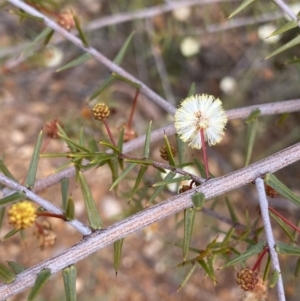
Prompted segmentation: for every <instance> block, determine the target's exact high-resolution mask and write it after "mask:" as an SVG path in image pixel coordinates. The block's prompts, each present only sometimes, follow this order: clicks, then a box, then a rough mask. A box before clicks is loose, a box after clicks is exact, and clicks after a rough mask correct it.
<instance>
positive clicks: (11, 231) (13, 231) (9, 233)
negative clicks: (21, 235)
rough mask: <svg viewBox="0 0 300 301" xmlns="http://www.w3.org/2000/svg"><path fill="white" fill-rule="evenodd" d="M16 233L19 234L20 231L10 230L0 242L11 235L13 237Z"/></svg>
mask: <svg viewBox="0 0 300 301" xmlns="http://www.w3.org/2000/svg"><path fill="white" fill-rule="evenodd" d="M18 232H20V229H19V230H16V229H12V230H10V231H9V232H8V233H7V234H5V235H4V237H3V238H2V239H1V241H4V240H5V239H8V238H10V237H12V236H13V235H15V234H16V233H18Z"/></svg>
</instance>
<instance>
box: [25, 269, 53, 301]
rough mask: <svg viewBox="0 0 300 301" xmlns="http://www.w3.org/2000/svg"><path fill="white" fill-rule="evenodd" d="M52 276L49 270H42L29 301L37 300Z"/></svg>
mask: <svg viewBox="0 0 300 301" xmlns="http://www.w3.org/2000/svg"><path fill="white" fill-rule="evenodd" d="M50 276H51V271H50V270H49V269H44V270H41V271H40V272H39V273H38V275H37V277H36V280H35V283H34V285H33V287H32V289H31V291H30V294H29V296H28V298H27V301H32V300H34V299H35V297H36V296H37V295H38V293H39V292H40V290H41V289H42V288H43V286H44V285H45V284H46V282H47V280H48V279H49V278H50Z"/></svg>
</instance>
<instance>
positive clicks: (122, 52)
mask: <svg viewBox="0 0 300 301" xmlns="http://www.w3.org/2000/svg"><path fill="white" fill-rule="evenodd" d="M133 35H134V32H132V33H131V34H130V36H129V37H128V38H127V39H126V41H125V43H124V45H123V46H122V48H121V49H120V51H119V52H118V54H117V56H116V57H115V59H114V63H116V64H117V65H120V64H121V63H122V61H123V59H124V56H125V54H126V51H127V49H128V46H129V44H130V42H131V40H132V38H133ZM113 80H114V77H113V76H110V77H109V78H107V79H106V80H105V81H104V83H103V84H102V85H101V86H100V87H99V88H98V89H97V90H96V91H95V92H94V93H93V94H92V96H91V97H90V98H89V100H90V101H91V100H93V99H95V98H96V97H97V96H98V95H99V94H100V93H101V92H102V91H104V89H105V88H106V87H107V86H109V85H110V83H111V82H112V81H113Z"/></svg>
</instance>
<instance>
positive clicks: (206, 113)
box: [174, 94, 227, 149]
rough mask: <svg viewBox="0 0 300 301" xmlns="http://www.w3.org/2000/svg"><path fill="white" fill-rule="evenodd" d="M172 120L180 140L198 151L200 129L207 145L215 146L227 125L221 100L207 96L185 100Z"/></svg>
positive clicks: (197, 96)
mask: <svg viewBox="0 0 300 301" xmlns="http://www.w3.org/2000/svg"><path fill="white" fill-rule="evenodd" d="M174 118H175V129H176V132H177V134H178V135H179V137H180V139H181V140H183V141H184V142H188V143H189V146H191V147H192V148H198V149H200V148H201V147H202V143H201V138H200V129H203V131H204V138H205V141H207V142H208V145H215V144H217V143H219V142H220V141H221V139H222V136H223V135H224V128H225V125H226V123H227V116H226V113H225V111H224V109H223V107H222V102H221V100H220V99H218V98H217V99H216V98H214V96H212V95H207V94H201V95H194V96H190V97H188V98H186V99H185V100H184V101H183V102H182V103H181V104H180V107H179V108H178V109H177V111H176V113H175V116H174Z"/></svg>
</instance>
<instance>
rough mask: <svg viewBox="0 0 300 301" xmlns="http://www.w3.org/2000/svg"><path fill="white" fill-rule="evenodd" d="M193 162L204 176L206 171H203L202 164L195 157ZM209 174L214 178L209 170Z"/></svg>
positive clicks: (203, 176) (204, 176)
mask: <svg viewBox="0 0 300 301" xmlns="http://www.w3.org/2000/svg"><path fill="white" fill-rule="evenodd" d="M194 163H195V165H196V168H197V169H198V171H199V172H200V175H201V177H202V178H206V172H205V167H204V165H203V164H202V163H201V162H200V161H199V160H198V159H197V158H195V159H194ZM209 175H210V177H211V178H215V176H214V175H213V174H212V173H211V172H210V173H209Z"/></svg>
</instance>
